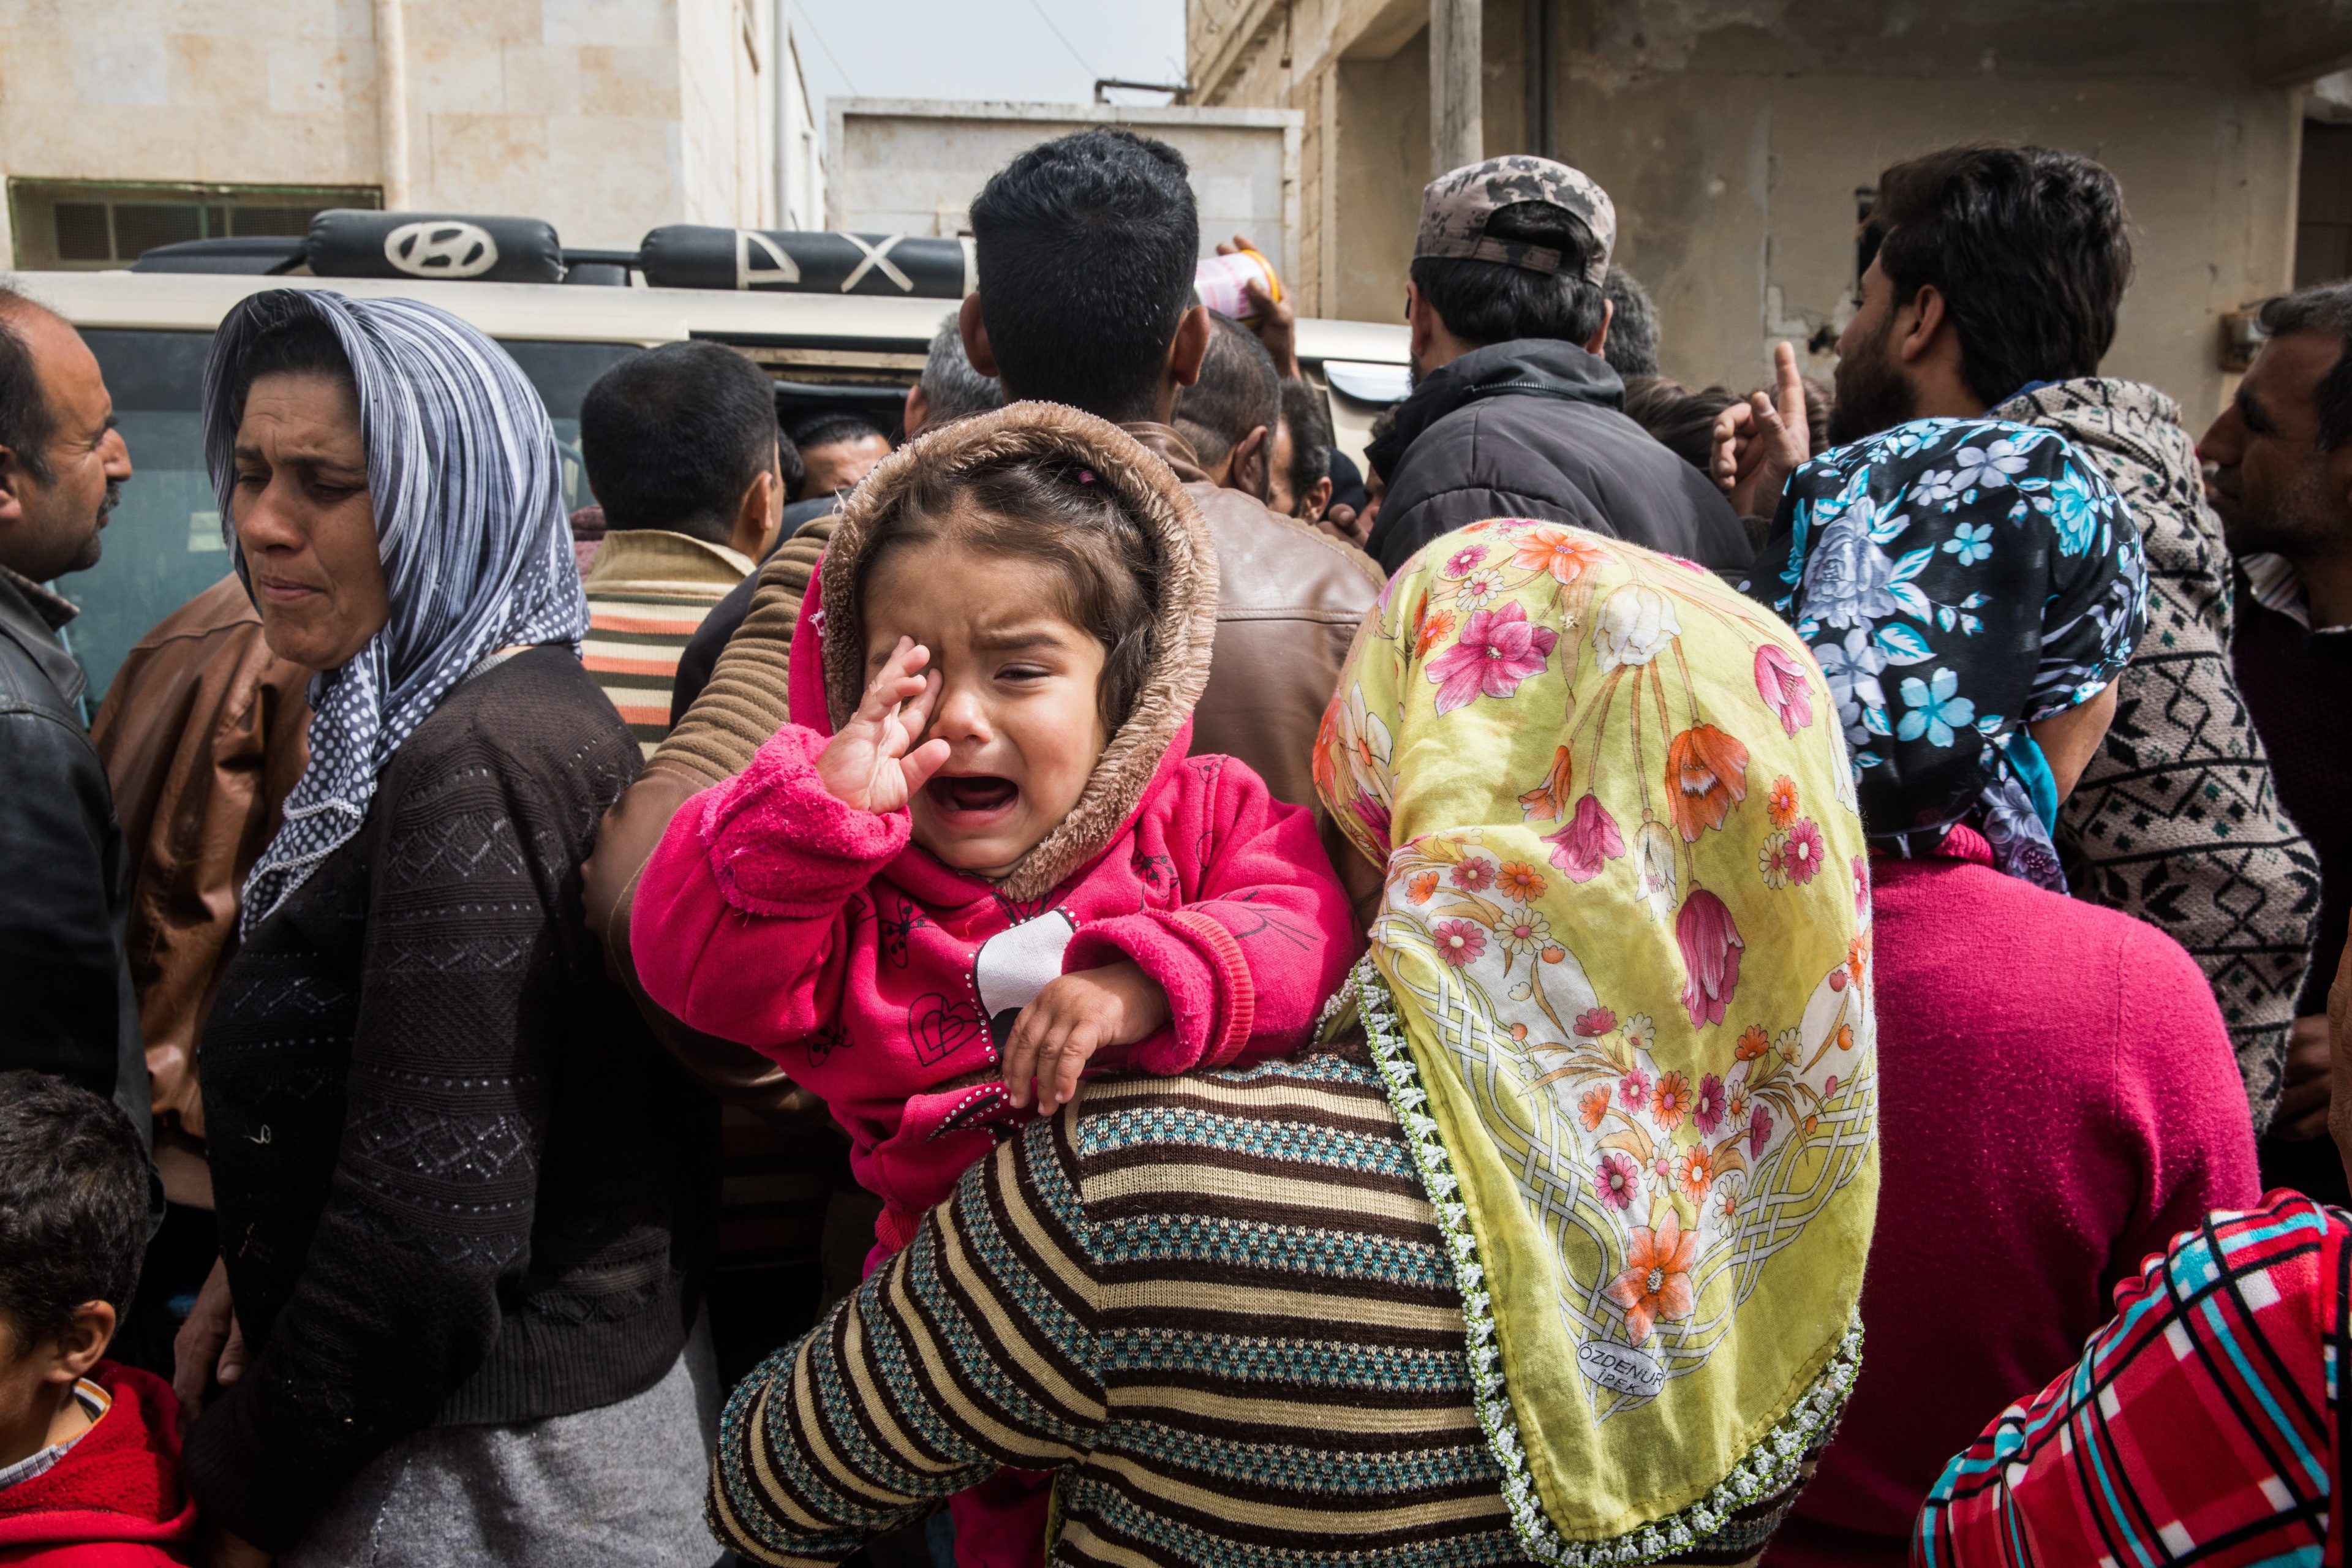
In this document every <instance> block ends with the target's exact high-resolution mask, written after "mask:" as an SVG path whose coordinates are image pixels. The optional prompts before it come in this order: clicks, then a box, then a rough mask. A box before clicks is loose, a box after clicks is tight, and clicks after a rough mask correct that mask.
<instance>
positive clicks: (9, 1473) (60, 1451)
mask: <svg viewBox="0 0 2352 1568" xmlns="http://www.w3.org/2000/svg"><path fill="white" fill-rule="evenodd" d="M0 570H5V568H0ZM73 1396H74V1399H75V1402H76V1403H78V1404H79V1405H80V1406H81V1409H82V1414H83V1415H87V1416H89V1426H97V1425H98V1418H99V1417H100V1416H101V1415H105V1414H106V1413H107V1411H108V1410H109V1409H110V1408H112V1406H113V1405H114V1400H113V1398H112V1397H111V1396H110V1395H109V1394H108V1393H107V1392H106V1390H104V1389H102V1388H100V1387H99V1385H98V1384H94V1383H92V1382H90V1380H89V1379H88V1378H86V1377H78V1378H76V1379H74V1385H73ZM89 1426H85V1427H83V1428H82V1429H81V1434H80V1436H76V1437H71V1438H68V1439H67V1440H66V1441H65V1442H62V1443H52V1444H50V1445H49V1446H48V1447H46V1448H40V1449H37V1450H36V1451H34V1452H33V1453H30V1454H27V1455H26V1456H25V1457H24V1458H21V1459H19V1460H17V1461H16V1463H15V1464H13V1465H9V1466H6V1467H5V1468H0V1492H5V1491H6V1490H7V1489H9V1488H10V1487H13V1486H16V1484H18V1483H19V1482H21V1481H29V1480H31V1479H33V1478H34V1477H35V1476H44V1475H47V1474H48V1472H49V1471H50V1470H51V1469H52V1468H55V1466H56V1465H57V1462H58V1460H59V1459H62V1458H65V1457H66V1454H67V1451H68V1450H69V1449H70V1448H72V1447H73V1446H74V1444H76V1443H79V1441H81V1439H82V1437H87V1436H89Z"/></svg>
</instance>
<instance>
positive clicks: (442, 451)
mask: <svg viewBox="0 0 2352 1568" xmlns="http://www.w3.org/2000/svg"><path fill="white" fill-rule="evenodd" d="M304 311H309V312H312V313H315V314H316V315H318V316H320V317H321V318H323V319H324V320H325V321H326V322H327V323H328V325H329V326H331V328H332V329H333V330H334V333H335V337H336V340H337V341H338V342H340V343H341V345H342V348H343V352H344V353H345V354H346V355H347V356H349V358H350V360H351V366H352V380H353V381H354V383H355V384H357V386H358V389H359V405H360V428H361V431H362V436H363V437H365V440H366V443H367V471H368V489H369V493H370V496H371V499H372V500H373V504H374V508H375V520H376V533H377V537H378V539H379V541H380V543H379V550H380V552H381V559H382V561H383V576H384V588H385V592H386V595H387V596H388V597H389V599H390V601H391V605H392V616H391V619H390V620H389V621H387V622H386V623H385V625H384V626H383V630H381V631H379V632H378V633H376V635H375V636H374V637H373V638H371V639H370V640H369V642H368V644H367V646H366V647H362V649H361V650H360V651H359V652H358V653H357V654H356V655H354V656H353V657H352V659H351V660H350V661H349V662H348V663H346V664H344V665H343V666H342V667H341V668H338V669H331V670H326V671H323V672H321V673H320V674H319V675H317V676H314V677H313V678H312V679H311V681H310V706H311V709H312V715H311V719H310V766H309V767H308V768H307V769H305V770H304V771H303V773H302V777H301V779H300V780H299V782H297V783H296V784H295V785H294V788H293V790H292V792H291V793H289V795H287V797H286V820H285V826H282V827H280V828H279V829H278V835H277V837H274V838H272V839H271V840H270V841H269V846H268V848H267V849H265V850H263V851H262V854H261V858H260V859H259V860H258V861H257V862H256V863H255V865H254V868H253V872H252V875H251V876H249V877H247V879H246V884H245V900H244V904H245V908H244V914H243V917H242V920H241V921H240V929H241V931H244V932H246V933H250V932H251V931H253V929H254V927H256V926H257V925H258V924H260V923H261V922H262V921H265V920H268V918H269V917H270V916H271V915H272V914H274V913H276V912H277V910H278V908H279V906H281V905H282V904H284V903H285V901H286V900H287V897H288V895H289V894H291V893H292V892H293V891H294V889H297V888H299V887H300V886H301V885H302V883H303V881H304V880H305V879H308V878H309V876H310V873H311V872H312V871H313V870H314V869H316V868H317V867H318V865H319V863H320V861H321V860H323V859H325V858H327V857H328V856H329V855H331V854H332V853H334V851H335V850H336V849H337V848H339V847H341V846H342V845H343V844H344V843H346V842H347V841H349V840H350V838H351V837H352V835H354V834H356V833H357V832H358V831H359V830H360V825H361V824H362V822H364V821H365V820H366V819H367V811H368V803H369V802H370V801H371V800H372V799H373V797H374V795H375V784H376V779H377V778H378V777H379V776H380V775H381V774H382V773H383V770H384V768H385V766H386V765H387V764H388V763H391V761H392V758H393V755H394V753H395V752H398V751H399V750H400V748H401V745H402V743H403V742H405V741H406V740H407V739H408V737H409V736H410V735H411V734H412V733H414V732H415V729H416V727H417V725H419V724H421V723H423V722H424V721H425V716H426V715H427V714H429V713H431V712H432V711H433V710H434V709H435V707H436V706H437V705H438V704H439V703H440V701H441V699H442V698H443V697H444V696H446V694H447V693H448V691H449V689H450V688H452V687H454V686H456V685H457V683H458V682H459V681H460V680H462V679H465V678H466V676H467V674H468V673H469V672H470V671H472V670H473V669H474V668H475V667H476V666H477V665H478V664H480V663H481V661H482V660H483V659H484V658H487V657H488V656H489V655H491V654H494V653H496V652H497V651H498V650H499V648H500V647H506V646H508V645H509V644H515V643H551V642H562V643H568V644H570V645H571V647H572V652H573V654H574V655H575V656H576V655H577V654H578V653H579V651H580V639H581V637H582V636H583V634H584V633H585V632H586V630H587V627H588V603H587V600H586V599H585V597H583V595H582V593H581V590H580V569H579V565H578V563H577V561H576V559H575V557H574V555H573V553H572V536H571V533H570V531H569V530H568V529H567V527H566V526H565V522H564V514H563V502H562V483H561V469H560V468H559V464H558V458H557V455H556V447H555V432H554V429H553V427H552V426H550V425H549V423H548V418H547V410H546V407H545V406H544V405H542V404H541V402H540V398H539V394H538V392H537V391H536V390H535V389H534V388H533V387H532V386H531V384H530V382H529V381H527V380H525V379H524V377H523V374H522V372H521V371H520V369H518V368H517V367H516V365H515V363H514V361H513V360H511V359H509V358H508V357H507V355H506V353H505V351H503V350H501V349H500V348H499V346H498V345H497V344H496V343H494V342H491V341H490V340H489V339H488V338H487V337H485V336H483V335H482V333H481V332H479V331H477V330H476V329H474V328H472V327H470V326H467V324H466V323H465V322H463V321H458V320H457V318H456V317H454V316H452V315H450V314H448V313H447V312H446V311H444V310H436V309H434V308H433V307H432V306H430V305H423V304H419V303H417V302H416V301H415V300H353V299H349V298H346V297H345V296H343V295H341V294H335V293H330V292H328V291H326V290H324V289H276V290H272V291H271V292H268V293H265V294H256V295H253V296H252V297H250V298H249V299H247V300H245V301H244V302H242V303H241V304H239V305H238V306H237V307H236V309H235V310H231V311H230V312H229V314H228V317H227V319H226V321H223V322H222V323H221V327H220V331H219V333H218V334H217V335H216V336H215V338H214V340H213V352H212V359H211V361H210V362H209V363H207V364H206V365H205V393H204V408H205V462H206V464H207V466H208V467H209V468H211V470H212V479H213V489H214V490H215V493H217V494H218V496H219V498H220V509H221V517H222V519H223V520H224V521H223V527H224V529H225V531H226V533H227V535H228V544H229V549H230V551H231V552H233V554H234V559H235V562H236V571H237V574H238V575H239V576H240V577H246V578H247V584H248V586H249V585H250V578H249V576H248V575H247V568H246V562H245V554H244V552H243V551H241V550H239V549H238V548H237V542H236V526H235V523H234V521H233V515H234V514H233V506H234V493H235V489H236V462H235V460H234V456H233V454H234V450H235V447H236V416H237V412H238V411H237V410H236V408H234V407H232V406H231V404H232V402H233V401H234V400H235V398H236V395H237V394H238V384H239V382H240V381H241V380H242V378H241V377H240V376H239V375H238V374H237V367H238V364H239V361H240V358H241V356H242V355H243V354H244V353H246V352H247V349H248V348H249V347H250V346H251V345H252V343H253V342H254V341H255V340H256V338H257V335H258V334H260V333H261V332H263V331H266V330H268V328H269V327H271V326H272V325H275V324H277V323H279V322H282V321H287V320H289V318H291V317H293V316H296V315H298V314H300V313H302V312H304Z"/></svg>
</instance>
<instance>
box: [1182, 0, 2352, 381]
mask: <svg viewBox="0 0 2352 1568" xmlns="http://www.w3.org/2000/svg"><path fill="white" fill-rule="evenodd" d="M1530 5H1548V6H1549V16H1548V21H1549V34H1550V38H1551V43H1552V47H1551V49H1550V51H1549V54H1548V55H1545V56H1544V57H1543V58H1540V59H1534V60H1531V57H1530V52H1529V47H1528V46H1529V40H1530V38H1531V37H1533V36H1535V35H1534V31H1533V29H1532V28H1531V26H1530V18H1529V15H1528V7H1529V6H1530ZM2282 5H2284V9H2281V7H2282ZM2273 11H2278V12H2279V15H2278V16H2271V13H2272V12H2273ZM1485 13H1486V70H1485V73H1484V78H1483V81H1484V95H1485V128H1486V151H1487V152H1488V153H1490V154H1491V153H1505V152H1517V151H1526V150H1540V151H1548V152H1549V153H1551V154H1552V155H1554V156H1557V157H1560V158H1562V159H1565V160H1566V161H1568V162H1570V163H1576V164H1577V165H1579V166H1580V167H1581V168H1583V169H1585V170H1586V171H1587V172H1589V173H1590V174H1592V175H1593V176H1594V177H1595V178H1597V179H1599V180H1600V181H1601V184H1603V185H1604V186H1606V187H1607V188H1608V189H1609V191H1610V192H1611V194H1612V196H1613V197H1614V198H1615V200H1616V202H1617V205H1618V214H1619V224H1620V228H1619V248H1618V256H1619V259H1620V260H1621V261H1622V262H1623V264H1624V265H1625V266H1626V267H1627V268H1630V269H1631V270H1632V271H1633V272H1634V274H1635V275H1636V276H1638V277H1639V278H1641V279H1642V280H1643V282H1644V283H1645V284H1646V285H1647V286H1648V288H1649V289H1650V291H1651V293H1652V295H1653V296H1654V298H1655V299H1656V300H1657V302H1658V305H1659V310H1660V313H1661V316H1662V319H1663V321H1664V362H1665V367H1666V369H1667V370H1668V372H1669V373H1670V374H1675V375H1676V376H1677V377H1679V378H1681V379H1683V380H1685V381H1687V382H1689V383H1690V384H1694V385H1696V384H1702V383H1705V382H1708V381H1723V382H1727V383H1728V384H1732V385H1734V386H1736V387H1745V386H1748V385H1752V384H1756V383H1757V382H1758V381H1759V380H1760V379H1761V378H1762V376H1763V374H1765V371H1766V367H1767V366H1768V364H1769V352H1770V348H1769V345H1770V344H1771V343H1772V342H1774V341H1776V340H1778V339H1780V338H1783V337H1787V338H1793V339H1795V340H1796V341H1797V342H1799V343H1800V345H1801V347H1802V346H1805V345H1807V344H1808V343H1810V342H1820V343H1822V345H1823V346H1822V348H1821V349H1820V350H1818V351H1817V352H1814V353H1811V355H1810V362H1811V366H1812V368H1814V369H1815V370H1817V371H1823V370H1826V369H1827V368H1828V366H1829V364H1830V363H1831V361H1830V357H1829V355H1828V353H1827V352H1826V346H1825V345H1826V342H1828V341H1829V339H1831V338H1833V336H1834V333H1835V330H1836V329H1837V328H1838V327H1840V326H1842V325H1843V322H1844V321H1845V320H1846V318H1847V316H1848V315H1849V314H1850V312H1851V310H1852V309H1853V303H1852V293H1853V285H1854V281H1855V279H1854V268H1853V261H1854V244H1853V237H1854V236H1853V231H1854V223H1855V212H1856V200H1855V193H1856V191H1857V189H1858V188H1859V187H1864V186H1868V185H1870V184H1873V183H1874V181H1875V179H1876V176H1877V174H1878V172H1879V171H1880V170H1881V169H1883V168H1884V167H1885V166H1886V165H1887V164H1888V163H1893V162H1895V161H1896V160H1898V159H1900V158H1902V157H1904V156H1906V155H1908V154H1910V153H1916V152H1919V151H1923V150H1926V149H1927V148H1930V147H1934V146H1937V145H1942V144H1945V143H1948V142H1955V141H1960V140H1965V139H1968V138H1972V137H2016V138H2023V139H2029V140H2033V141H2038V142H2046V143H2049V144H2051V145H2054V146H2059V147H2063V148H2067V149H2070V150H2074V151H2079V152H2083V153H2089V154H2091V155H2093V156H2095V157H2098V158H2100V159H2102V160H2103V161H2104V162H2105V163H2107V164H2108V165H2109V166H2110V167H2111V168H2113V169H2114V170H2115V172H2116V175H2117V176H2118V178H2119V179H2120V180H2121V181H2122V182H2123V184H2124V188H2125V195H2126V203H2127V205H2128V206H2129V208H2130V210H2131V214H2132V216H2133V220H2134V224H2135V234H2134V238H2135V243H2136V246H2137V255H2138V271H2137V280H2136V282H2135V284H2134V287H2133V289H2132V291H2131V293H2130V295H2129V296H2128V297H2127V299H2126V304H2125V309H2124V313H2123V321H2122V325H2121V330H2120V332H2119V335H2118V339H2117V342H2116V348H2115V350H2114V352H2113V353H2112V354H2111V355H2110V356H2109V360H2108V364H2107V368H2108V369H2109V370H2110V371H2111V372H2112V373H2114V374H2122V375H2129V376H2134V377H2137V378H2141V379H2145V380H2148V381H2151V382H2153V383H2155V384H2158V386H2161V387H2163V388H2164V389H2165V390H2166V391H2168V392H2170V393H2171V394H2173V395H2175V396H2176V397H2178V398H2179V399H2180V400H2181V402H2182V403H2183V404H2184V405H2185V406H2186V408H2187V409H2188V412H2189V420H2190V422H2191V424H2192V425H2195V424H2199V423H2201V421H2202V420H2203V419H2204V418H2205V417H2207V416H2210V414H2211V413H2213V412H2214V411H2216V410H2217V409H2218V408H2219V406H2220V404H2221V399H2222V398H2223V396H2224V395H2226V390H2227V386H2228V384H2229V383H2228V378H2227V376H2226V375H2225V374H2224V373H2223V371H2222V370H2221V355H2220V353H2219V344H2220V340H2221V326H2220V319H2221V316H2222V315H2223V314H2225V313H2227V312H2229V311H2231V310H2237V309H2239V308H2241V307H2242V305H2244V304H2245V303H2247V302H2249V301H2251V300H2257V299H2260V298H2262V297H2263V296H2264V295H2267V294H2269V293H2272V292H2274V291H2276V290H2278V289H2283V288H2285V287H2287V286H2288V284H2289V282H2290V280H2291V279H2292V275H2293V268H2294V228H2295V185H2296V180H2295V174H2296V159H2297V156H2298V151H2299V146H2300V131H2301V124H2302V102H2303V92H2304V84H2305V83H2307V82H2308V81H2310V80H2311V79H2314V78H2315V77H2317V76H2319V75H2321V74H2323V73H2324V72H2326V71H2328V70H2332V69H2335V68H2337V67H2339V66H2340V65H2342V64H2343V63H2344V61H2345V59H2346V58H2347V56H2352V5H2344V4H2341V3H2339V0H2301V3H2299V4H2294V5H2285V0H2278V3H2277V4H2273V0H2178V3H2171V4H2160V5H2159V4H2149V3H2147V0H2083V3H2081V4H2077V5H2069V6H2066V7H2063V8H2061V7H2055V6H2049V5H2040V4H2035V3H2033V0H1953V3H1948V4H1944V5H1916V4H1911V3H1908V0H1486V5H1485ZM2290 13H2291V14H2290ZM1427 17H1428V5H1427V0H1189V4H1188V9H1187V22H1188V47H1189V49H1190V56H1191V64H1192V81H1193V83H1194V85H1195V87H1196V89H1199V91H1200V95H1201V96H1200V97H1199V99H1198V101H1201V102H1204V103H1212V104H1228V105H1235V106H1240V105H1252V106H1257V105H1267V106H1284V107H1295V108H1299V109H1302V110H1309V112H1308V113H1307V121H1306V146H1305V149H1304V155H1303V159H1302V164H1303V171H1304V174H1303V177H1304V179H1305V180H1306V181H1307V182H1309V183H1313V182H1318V181H1319V182H1322V184H1321V185H1320V186H1319V188H1320V189H1323V190H1328V191H1329V192H1330V193H1331V195H1330V196H1329V197H1328V198H1326V199H1324V200H1321V201H1310V202H1307V203H1306V204H1304V211H1305V216H1306V226H1307V232H1306V234H1305V235H1303V236H1302V244H1301V252H1302V258H1311V259H1309V260H1308V261H1307V276H1304V277H1302V278H1301V279H1299V280H1298V288H1299V291H1300V293H1301V295H1302V296H1303V297H1304V298H1306V299H1307V301H1308V302H1309V305H1310V308H1311V309H1313V310H1317V311H1318V312H1319V313H1322V314H1326V315H1338V316H1348V317H1362V318H1366V319H1370V320H1375V321H1393V320H1396V319H1397V318H1398V314H1399V312H1400V310H1401V308H1402V298H1403V289H1404V279H1405V269H1406V264H1407V262H1408V261H1409V259H1410V257H1411V253H1412V229H1413V223H1414V216H1415V213H1416V210H1417V206H1418V200H1419V191H1420V187H1421V185H1422V184H1423V182H1424V181H1425V180H1427V179H1428V178H1429V176H1430V173H1431V171H1430V169H1429V167H1428V163H1429V151H1428V143H1429V132H1428V123H1429V121H1428V114H1429V85H1428V65H1427V58H1428V53H1427V35H1426V30H1425V28H1426V22H1427ZM1538 72H1541V73H1548V77H1549V81H1548V85H1549V91H1550V95H1551V98H1552V101H1553V103H1554V105H1555V108H1554V128H1555V131H1554V138H1553V141H1554V144H1553V145H1552V146H1551V147H1549V148H1545V149H1535V148H1533V145H1532V143H1533V135H1532V130H1531V127H1530V126H1529V124H1528V120H1529V116H1528V102H1529V91H1530V88H1531V87H1532V86H1534V85H1536V78H1537V74H1538ZM1310 105H1312V106H1313V107H1312V108H1310ZM1327 226H1328V227H1329V229H1330V230H1331V232H1329V233H1326V232H1324V231H1325V229H1326V227H1327Z"/></svg>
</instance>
